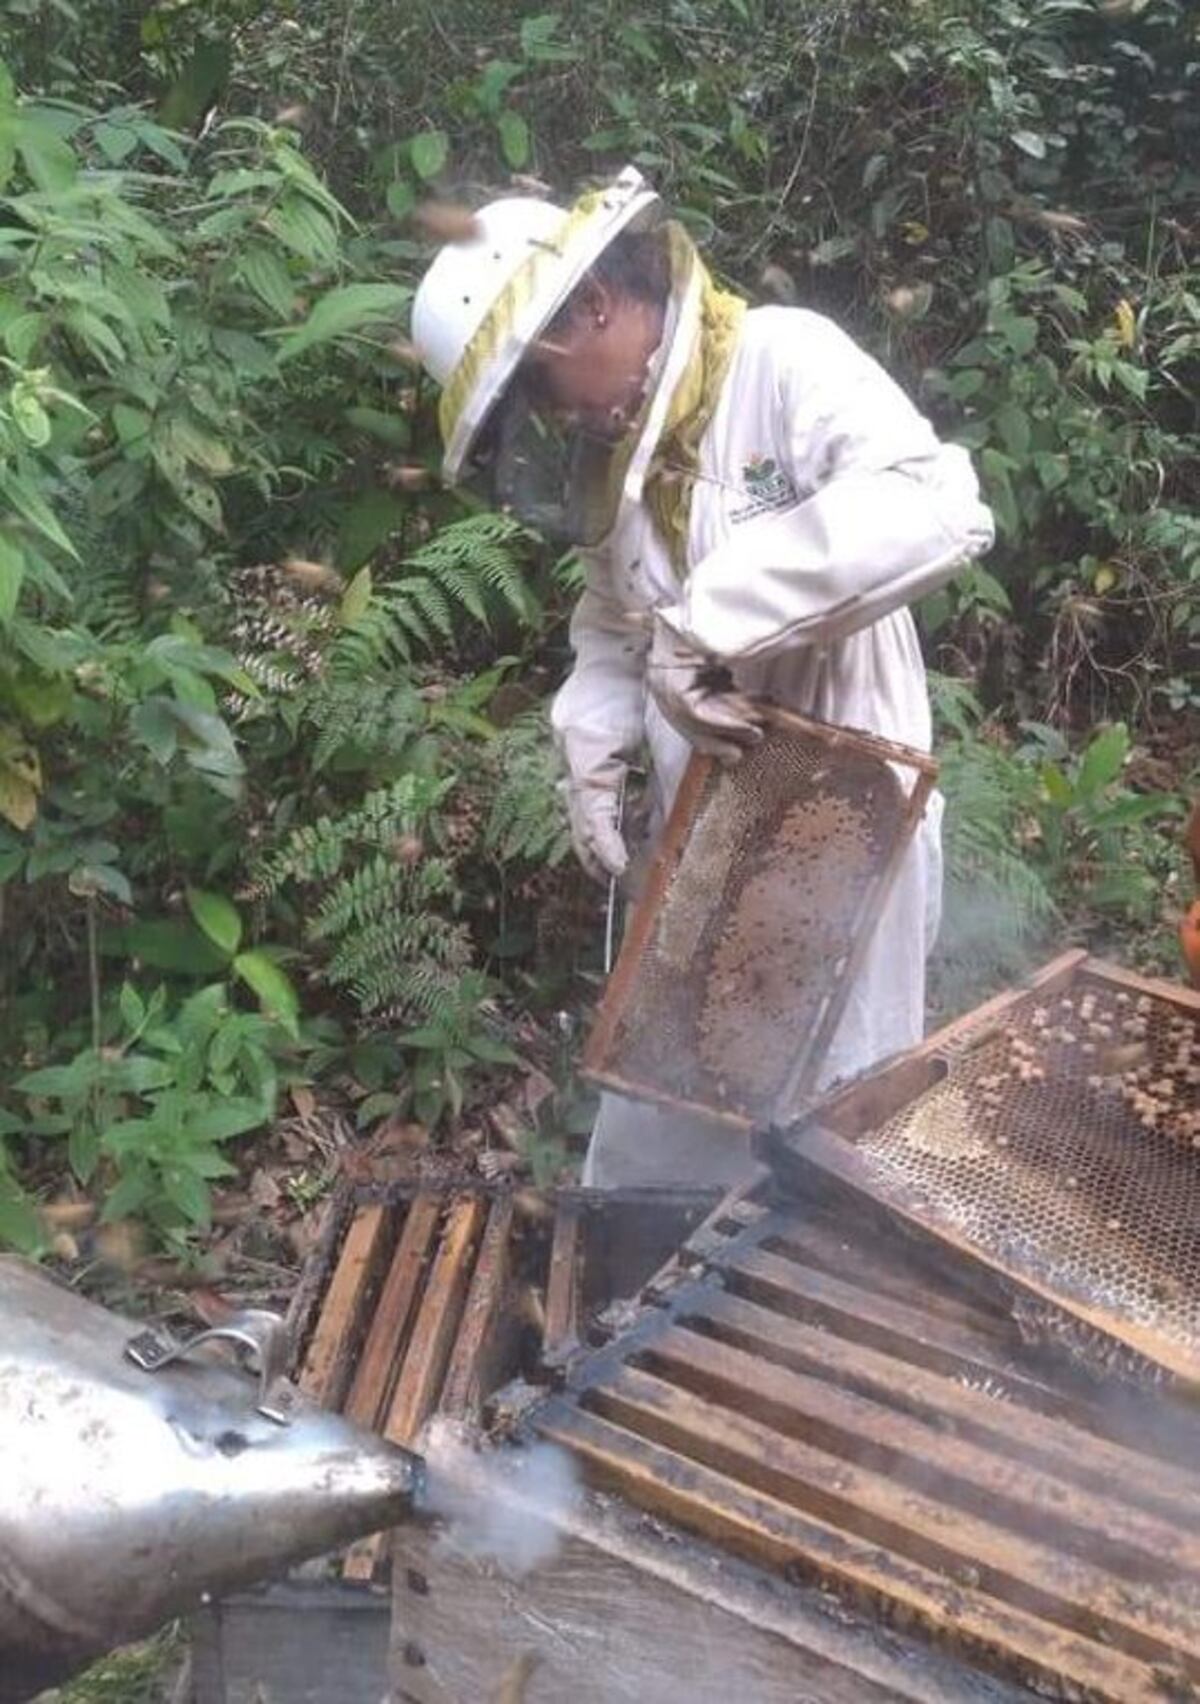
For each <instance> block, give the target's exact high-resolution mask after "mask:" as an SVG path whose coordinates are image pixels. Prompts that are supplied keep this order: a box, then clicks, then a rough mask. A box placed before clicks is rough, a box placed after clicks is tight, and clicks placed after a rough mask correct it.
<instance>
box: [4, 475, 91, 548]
mask: <svg viewBox="0 0 1200 1704" xmlns="http://www.w3.org/2000/svg"><path fill="white" fill-rule="evenodd" d="M0 497H5V498H7V500H8V502H9V503H11V504H12V506H13V508H14V509H15V510H16V511H17V513H18V514H19V515H21V516H23V518H24V519H25V520H27V521H28V522H29V524H30V526H31V527H33V528H34V529H35V531H37V532H40V533H41V535H42V537H43V538H45V539H48V540H49V542H50V543H51V544H55V545H57V546H58V548H59V549H60V550H65V551H66V553H67V555H68V556H73V557H74V558H75V560H76V561H78V560H79V553H78V551H77V550H76V549H75V546H74V545H73V544H72V543H71V541H70V539H69V538H68V537H67V535H66V533H65V532H64V531H63V529H62V527H61V526H60V525H59V523H58V520H57V519H56V517H55V515H54V511H53V510H52V509H51V508H50V506H49V504H48V503H47V502H46V500H45V498H44V497H43V496H42V494H41V492H40V491H38V490H37V488H36V487H35V486H34V485H32V484H31V483H30V481H29V480H28V479H25V478H22V477H21V476H20V475H19V474H16V473H13V472H12V471H11V470H10V469H9V468H6V467H0Z"/></svg>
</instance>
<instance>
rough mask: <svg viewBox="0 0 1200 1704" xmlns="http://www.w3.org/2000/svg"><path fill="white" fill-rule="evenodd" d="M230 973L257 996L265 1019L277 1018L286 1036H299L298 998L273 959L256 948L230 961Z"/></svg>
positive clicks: (288, 979) (286, 977)
mask: <svg viewBox="0 0 1200 1704" xmlns="http://www.w3.org/2000/svg"><path fill="white" fill-rule="evenodd" d="M233 970H234V974H235V975H236V976H240V977H241V979H242V981H243V982H244V983H245V984H246V985H247V987H248V988H250V989H252V990H253V992H254V993H255V994H257V995H258V998H259V1000H260V1001H261V1002H262V1006H263V1010H264V1011H265V1012H266V1013H267V1014H268V1016H270V1017H274V1018H277V1019H278V1020H279V1022H280V1023H281V1024H282V1025H283V1027H284V1029H286V1030H287V1031H288V1033H289V1035H293V1036H295V1035H298V1034H299V1017H300V1000H299V996H298V995H297V993H296V990H295V988H294V987H293V986H292V983H291V980H290V978H289V977H288V976H287V975H286V973H285V972H284V971H282V970H280V968H279V966H278V965H277V964H276V963H275V960H274V959H272V958H268V957H267V955H266V953H264V952H260V951H259V950H258V949H257V948H256V949H255V950H253V951H252V952H248V953H239V954H238V956H237V958H235V959H234V961H233Z"/></svg>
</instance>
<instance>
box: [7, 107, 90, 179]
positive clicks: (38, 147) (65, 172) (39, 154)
mask: <svg viewBox="0 0 1200 1704" xmlns="http://www.w3.org/2000/svg"><path fill="white" fill-rule="evenodd" d="M16 144H17V152H18V153H19V154H20V156H21V163H22V164H23V165H24V167H25V170H26V171H27V172H28V173H29V177H30V180H31V182H32V183H33V185H34V187H35V188H37V189H40V190H41V191H42V193H43V194H44V195H54V194H57V193H59V192H60V191H62V190H65V189H69V188H70V187H71V185H72V183H74V181H75V174H76V172H77V171H78V170H79V163H78V161H77V160H76V158H75V154H74V150H73V149H72V148H71V145H70V144H69V143H68V142H64V141H63V139H62V137H61V136H60V135H59V134H58V132H57V131H56V130H55V128H54V127H53V125H52V124H51V123H49V122H48V120H47V119H46V118H45V117H44V116H43V115H41V114H34V113H30V112H24V113H22V114H21V118H20V123H19V126H18V129H17V132H16Z"/></svg>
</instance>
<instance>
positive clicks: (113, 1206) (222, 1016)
mask: <svg viewBox="0 0 1200 1704" xmlns="http://www.w3.org/2000/svg"><path fill="white" fill-rule="evenodd" d="M118 1017H119V1023H118V1027H117V1030H116V1034H115V1035H114V1037H113V1039H112V1041H111V1042H110V1043H108V1044H107V1045H105V1046H102V1047H90V1048H85V1049H83V1050H82V1051H81V1052H79V1053H77V1054H76V1055H75V1057H74V1058H73V1059H70V1060H69V1061H67V1062H66V1063H65V1064H59V1065H43V1066H40V1067H39V1068H38V1069H36V1070H33V1071H28V1072H26V1073H25V1074H24V1075H23V1076H22V1077H20V1078H18V1080H17V1082H16V1084H15V1085H14V1087H15V1090H16V1093H17V1094H19V1095H21V1096H24V1097H25V1099H26V1102H27V1105H28V1116H27V1118H26V1120H25V1123H24V1130H25V1131H26V1132H27V1133H28V1134H30V1135H34V1136H39V1137H62V1138H65V1139H66V1144H67V1159H68V1163H69V1165H70V1168H71V1171H72V1172H73V1173H74V1175H75V1177H76V1178H77V1180H78V1181H79V1183H81V1184H83V1185H90V1184H94V1182H95V1180H96V1174H97V1173H100V1174H102V1176H103V1177H104V1179H105V1180H106V1183H107V1184H108V1185H109V1187H107V1188H106V1194H105V1202H104V1217H105V1218H106V1219H117V1218H124V1217H128V1216H130V1215H133V1214H137V1215H140V1216H142V1217H144V1218H146V1219H147V1220H148V1221H149V1222H150V1223H151V1224H152V1225H153V1226H155V1228H156V1229H157V1230H158V1231H159V1232H160V1233H161V1234H162V1235H163V1237H164V1238H165V1239H166V1240H167V1241H169V1242H172V1243H175V1244H177V1245H180V1246H182V1245H183V1244H184V1243H185V1241H186V1237H187V1235H188V1233H189V1232H191V1231H193V1230H203V1229H206V1228H207V1226H208V1223H209V1216H210V1212H211V1191H210V1184H211V1182H212V1180H213V1179H216V1178H220V1177H225V1176H229V1175H230V1174H231V1173H232V1172H233V1170H234V1167H233V1166H232V1165H230V1163H229V1162H228V1160H226V1158H225V1157H224V1154H223V1153H222V1144H224V1143H226V1142H228V1141H229V1140H230V1139H231V1138H233V1137H235V1136H240V1135H243V1134H245V1133H246V1132H247V1131H251V1130H255V1129H257V1128H259V1126H261V1125H263V1124H265V1123H267V1122H268V1121H269V1119H270V1118H271V1117H272V1115H273V1113H274V1109H275V1098H276V1092H277V1071H276V1064H275V1055H276V1052H277V1050H278V1042H277V1040H276V1034H275V1029H274V1025H273V1024H272V1023H271V1022H270V1021H269V1020H268V1019H266V1018H262V1017H258V1016H255V1015H252V1014H249V1013H246V1012H238V1011H236V1010H235V1009H234V1008H233V1007H231V1006H230V1004H229V998H228V990H227V988H226V986H225V985H224V984H223V983H214V984H212V985H211V986H209V987H207V988H202V989H200V990H199V991H198V992H197V993H195V994H192V995H190V996H189V997H188V998H187V999H186V1000H184V1001H183V1002H182V1004H180V1005H179V1006H178V1008H177V1009H174V1010H172V1009H171V1008H170V1005H169V1001H168V996H167V992H166V989H165V988H162V987H160V988H158V989H157V990H156V991H155V993H154V994H153V995H152V996H151V998H150V999H149V1000H148V1001H147V1000H143V999H142V997H141V996H140V995H139V993H138V991H137V990H136V988H134V987H133V986H132V984H130V983H125V984H124V985H123V987H122V989H121V992H120V999H119V1002H118Z"/></svg>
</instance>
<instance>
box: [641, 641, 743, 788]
mask: <svg viewBox="0 0 1200 1704" xmlns="http://www.w3.org/2000/svg"><path fill="white" fill-rule="evenodd" d="M646 684H647V685H648V686H649V688H650V691H651V693H652V695H653V697H654V701H655V703H656V704H657V705H658V707H659V709H660V710H661V711H662V713H663V715H664V716H665V717H666V719H667V721H668V722H670V724H671V726H672V727H673V728H674V729H675V731H676V733H679V734H682V735H683V737H684V739H685V740H687V741H688V742H689V744H691V745H693V746H695V748H696V750H697V751H702V752H706V753H707V754H708V755H709V756H710V757H719V758H721V759H722V760H723V761H724V762H725V763H733V762H736V761H737V759H738V758H739V757H741V755H742V752H743V751H744V750H745V748H746V747H747V746H752V745H757V744H758V742H759V740H761V739H762V726H761V721H762V718H761V716H760V714H759V712H758V710H757V709H756V708H755V706H754V704H753V703H752V702H751V700H750V699H749V698H747V697H746V695H745V694H744V693H741V692H737V691H735V690H734V687H733V683H732V680H731V678H730V676H729V672H728V670H727V669H724V668H722V666H721V664H720V663H718V662H717V661H716V660H715V659H714V658H712V657H709V656H706V655H705V653H704V652H703V651H698V650H696V649H695V647H694V646H691V645H689V644H688V643H687V641H686V640H684V639H681V638H680V637H679V635H678V633H676V632H675V630H674V629H673V628H671V627H669V626H668V625H667V623H666V622H665V621H664V620H663V619H662V617H661V616H658V615H656V616H655V618H654V631H653V636H652V638H651V641H650V655H649V657H648V659H647V662H646Z"/></svg>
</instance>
